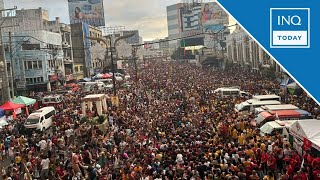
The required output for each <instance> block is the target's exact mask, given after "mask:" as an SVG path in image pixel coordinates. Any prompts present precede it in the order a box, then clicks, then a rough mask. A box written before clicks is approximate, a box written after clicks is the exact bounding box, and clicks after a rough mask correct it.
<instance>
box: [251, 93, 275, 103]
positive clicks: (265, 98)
mask: <svg viewBox="0 0 320 180" xmlns="http://www.w3.org/2000/svg"><path fill="white" fill-rule="evenodd" d="M252 99H253V100H256V101H281V97H280V96H278V95H275V94H269V95H257V96H253V97H252Z"/></svg>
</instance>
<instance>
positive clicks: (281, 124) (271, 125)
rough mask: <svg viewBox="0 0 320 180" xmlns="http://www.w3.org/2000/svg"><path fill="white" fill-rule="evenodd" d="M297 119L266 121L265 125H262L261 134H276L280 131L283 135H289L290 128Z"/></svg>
mask: <svg viewBox="0 0 320 180" xmlns="http://www.w3.org/2000/svg"><path fill="white" fill-rule="evenodd" d="M296 121H297V120H291V121H279V120H276V121H270V122H266V123H265V124H264V125H263V126H261V127H260V135H261V136H265V135H272V136H274V135H276V133H277V132H278V133H279V134H281V136H282V137H284V135H286V136H287V137H289V128H290V126H291V125H292V124H293V123H295V122H296Z"/></svg>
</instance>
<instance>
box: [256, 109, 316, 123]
mask: <svg viewBox="0 0 320 180" xmlns="http://www.w3.org/2000/svg"><path fill="white" fill-rule="evenodd" d="M311 118H312V115H311V113H309V112H307V111H305V110H301V109H298V110H278V111H264V112H261V113H259V114H258V116H257V117H256V118H255V119H254V120H253V121H252V122H251V124H252V125H256V126H261V125H263V124H264V123H266V122H270V121H275V120H280V121H288V120H302V119H311Z"/></svg>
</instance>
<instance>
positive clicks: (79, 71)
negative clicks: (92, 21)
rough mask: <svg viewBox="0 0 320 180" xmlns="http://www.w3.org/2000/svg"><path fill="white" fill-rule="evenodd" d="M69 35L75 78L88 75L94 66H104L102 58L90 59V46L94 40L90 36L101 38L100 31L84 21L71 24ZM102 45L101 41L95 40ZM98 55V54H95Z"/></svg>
mask: <svg viewBox="0 0 320 180" xmlns="http://www.w3.org/2000/svg"><path fill="white" fill-rule="evenodd" d="M71 37H72V45H73V59H74V70H75V73H76V75H77V79H82V78H84V77H90V76H91V75H93V74H94V71H95V69H96V68H102V67H103V66H104V59H101V58H98V59H97V58H95V59H92V58H91V56H92V53H91V48H92V46H94V45H95V43H96V41H95V40H90V38H103V37H102V31H101V30H100V29H99V28H97V27H94V26H90V25H87V24H85V23H77V24H72V25H71ZM97 42H98V43H100V45H101V46H102V47H104V48H105V47H106V44H104V43H103V42H102V41H97ZM95 57H98V56H95Z"/></svg>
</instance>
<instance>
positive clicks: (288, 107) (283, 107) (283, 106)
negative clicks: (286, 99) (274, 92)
mask: <svg viewBox="0 0 320 180" xmlns="http://www.w3.org/2000/svg"><path fill="white" fill-rule="evenodd" d="M298 109H299V107H297V106H295V105H292V104H280V105H266V106H261V107H258V108H255V109H254V113H255V114H256V115H258V114H259V113H261V112H263V111H277V110H298Z"/></svg>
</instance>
